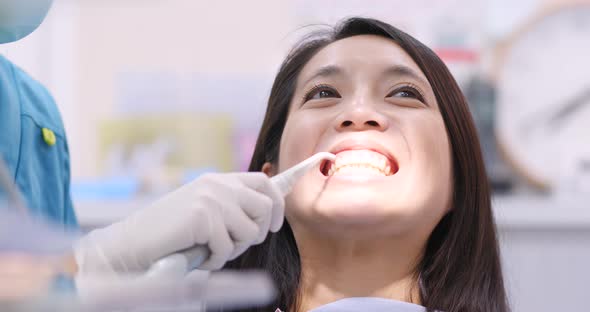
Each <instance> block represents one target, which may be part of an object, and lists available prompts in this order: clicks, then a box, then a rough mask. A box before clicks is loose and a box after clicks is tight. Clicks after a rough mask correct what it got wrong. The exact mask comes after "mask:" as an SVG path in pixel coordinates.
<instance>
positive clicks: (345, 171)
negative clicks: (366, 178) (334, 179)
mask: <svg viewBox="0 0 590 312" xmlns="http://www.w3.org/2000/svg"><path fill="white" fill-rule="evenodd" d="M355 174H356V175H358V174H361V175H362V174H364V175H378V176H387V174H385V173H383V172H382V171H380V170H378V169H373V168H370V167H342V168H339V169H338V170H336V171H333V170H330V172H329V174H328V175H330V176H333V175H355Z"/></svg>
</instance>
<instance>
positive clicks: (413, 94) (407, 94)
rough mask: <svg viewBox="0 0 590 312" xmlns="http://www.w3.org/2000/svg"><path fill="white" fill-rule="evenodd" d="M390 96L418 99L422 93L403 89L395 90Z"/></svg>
mask: <svg viewBox="0 0 590 312" xmlns="http://www.w3.org/2000/svg"><path fill="white" fill-rule="evenodd" d="M390 96H392V97H403V98H413V99H417V98H419V96H420V95H419V94H418V93H417V92H414V91H411V90H401V91H395V92H393V93H392V94H391V95H390Z"/></svg>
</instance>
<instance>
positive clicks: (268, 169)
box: [262, 162, 277, 177]
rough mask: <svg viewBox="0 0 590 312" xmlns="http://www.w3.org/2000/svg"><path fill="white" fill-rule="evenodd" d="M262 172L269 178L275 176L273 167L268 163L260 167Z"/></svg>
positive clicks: (275, 172)
mask: <svg viewBox="0 0 590 312" xmlns="http://www.w3.org/2000/svg"><path fill="white" fill-rule="evenodd" d="M262 172H264V173H265V174H266V175H267V176H269V177H272V176H274V175H275V174H277V171H276V169H275V166H273V165H272V163H269V162H265V163H264V165H262Z"/></svg>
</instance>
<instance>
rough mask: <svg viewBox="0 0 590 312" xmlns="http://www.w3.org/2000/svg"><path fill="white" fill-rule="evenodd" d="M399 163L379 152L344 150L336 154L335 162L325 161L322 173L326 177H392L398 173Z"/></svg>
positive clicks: (321, 168)
mask: <svg viewBox="0 0 590 312" xmlns="http://www.w3.org/2000/svg"><path fill="white" fill-rule="evenodd" d="M398 169H399V167H398V164H397V162H396V161H395V160H394V159H392V158H390V157H387V156H385V155H383V154H381V153H379V152H376V151H373V150H368V149H360V150H344V151H341V152H339V153H337V154H336V160H335V161H334V162H332V161H329V160H325V161H324V162H322V165H321V166H320V171H321V172H322V174H323V175H324V176H326V177H331V176H339V175H371V176H385V177H386V176H391V175H394V174H395V173H397V171H398Z"/></svg>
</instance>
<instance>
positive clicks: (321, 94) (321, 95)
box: [319, 90, 332, 98]
mask: <svg viewBox="0 0 590 312" xmlns="http://www.w3.org/2000/svg"><path fill="white" fill-rule="evenodd" d="M319 95H320V97H321V98H323V97H327V96H330V95H332V93H331V92H330V91H327V90H322V91H320V94H319Z"/></svg>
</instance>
